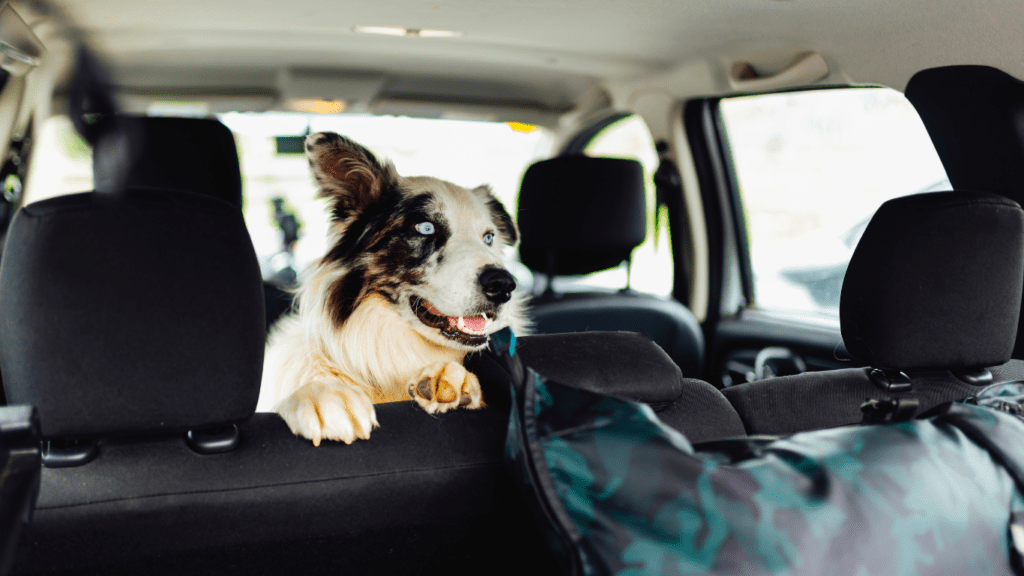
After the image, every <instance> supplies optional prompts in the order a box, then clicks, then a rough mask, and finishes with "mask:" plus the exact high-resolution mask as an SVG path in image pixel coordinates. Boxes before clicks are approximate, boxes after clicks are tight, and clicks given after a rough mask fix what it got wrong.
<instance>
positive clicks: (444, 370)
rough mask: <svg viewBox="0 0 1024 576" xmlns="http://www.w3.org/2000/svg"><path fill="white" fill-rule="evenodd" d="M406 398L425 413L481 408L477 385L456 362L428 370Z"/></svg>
mask: <svg viewBox="0 0 1024 576" xmlns="http://www.w3.org/2000/svg"><path fill="white" fill-rule="evenodd" d="M409 395H410V396H412V399H413V400H415V401H416V403H417V404H419V405H420V407H422V408H423V409H424V410H426V411H427V412H429V413H431V414H434V413H438V412H447V411H448V410H451V409H453V408H469V409H475V408H483V407H484V402H483V393H482V391H481V390H480V381H479V380H478V379H477V377H476V375H474V374H472V373H470V372H469V371H468V370H466V368H465V367H464V366H463V365H462V364H459V363H458V362H447V363H439V364H434V365H432V366H428V367H426V368H424V369H423V371H422V372H420V374H419V376H417V377H416V378H414V379H413V381H412V382H411V383H410V385H409Z"/></svg>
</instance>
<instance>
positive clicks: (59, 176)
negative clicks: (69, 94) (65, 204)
mask: <svg viewBox="0 0 1024 576" xmlns="http://www.w3.org/2000/svg"><path fill="white" fill-rule="evenodd" d="M36 134H37V136H36V142H35V145H34V146H33V147H32V161H31V163H30V164H29V169H28V178H27V179H26V181H25V191H24V198H25V204H29V203H31V202H37V201H39V200H45V199H47V198H53V197H54V196H63V195H64V194H72V193H75V192H87V191H89V190H92V148H91V147H90V146H89V143H88V142H86V141H85V140H83V139H82V137H81V136H79V135H78V133H77V132H75V127H74V125H72V124H71V119H70V118H68V117H67V116H51V117H50V118H47V119H46V120H45V121H43V123H42V124H41V125H40V126H39V130H38V132H37V133H36Z"/></svg>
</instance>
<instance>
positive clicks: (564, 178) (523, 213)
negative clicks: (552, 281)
mask: <svg viewBox="0 0 1024 576" xmlns="http://www.w3.org/2000/svg"><path fill="white" fill-rule="evenodd" d="M518 222H519V232H520V236H521V238H522V240H521V244H520V246H519V255H520V258H521V259H522V261H523V264H525V265H526V266H528V267H529V268H531V269H532V270H536V271H540V272H544V273H554V274H567V275H568V274H589V273H590V272H597V271H599V270H605V269H607V268H611V267H613V266H617V265H618V264H620V263H622V261H624V260H626V259H627V258H629V255H630V253H631V252H632V251H633V248H636V247H637V246H639V245H640V244H642V243H643V241H644V237H645V236H646V234H647V205H646V197H645V189H644V170H643V167H642V166H641V165H640V163H639V162H636V161H635V160H621V159H617V158H590V157H587V156H562V157H559V158H552V159H551V160H544V161H542V162H537V163H536V164H534V165H533V166H530V168H529V169H528V170H527V171H526V174H525V175H524V176H523V185H522V188H521V190H520V192H519V216H518Z"/></svg>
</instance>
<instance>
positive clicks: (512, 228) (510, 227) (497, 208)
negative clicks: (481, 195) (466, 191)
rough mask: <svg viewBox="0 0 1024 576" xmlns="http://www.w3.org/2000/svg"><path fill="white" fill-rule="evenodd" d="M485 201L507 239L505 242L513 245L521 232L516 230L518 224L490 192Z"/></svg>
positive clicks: (495, 223)
mask: <svg viewBox="0 0 1024 576" xmlns="http://www.w3.org/2000/svg"><path fill="white" fill-rule="evenodd" d="M484 202H485V203H486V204H487V210H489V211H490V213H491V220H493V221H494V225H495V226H497V227H498V232H499V233H501V235H502V237H503V238H504V239H505V243H506V244H508V245H510V246H511V245H513V244H515V243H516V242H518V241H519V234H518V233H517V232H516V225H515V223H514V222H512V217H511V216H509V215H508V212H507V211H506V210H505V207H504V206H502V205H501V202H499V201H498V199H497V198H495V197H494V196H492V195H491V194H490V193H488V194H487V199H486V200H484Z"/></svg>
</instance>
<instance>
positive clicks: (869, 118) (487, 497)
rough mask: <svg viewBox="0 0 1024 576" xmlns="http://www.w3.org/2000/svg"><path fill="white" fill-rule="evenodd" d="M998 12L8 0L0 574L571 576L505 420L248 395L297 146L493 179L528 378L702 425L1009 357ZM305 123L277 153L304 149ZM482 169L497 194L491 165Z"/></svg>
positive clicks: (283, 281) (855, 414) (496, 375)
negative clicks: (327, 409) (265, 401)
mask: <svg viewBox="0 0 1024 576" xmlns="http://www.w3.org/2000/svg"><path fill="white" fill-rule="evenodd" d="M1021 24H1024V10H1022V9H1021V8H1020V7H1019V6H1015V5H1013V3H1008V2H1006V3H989V4H985V5H980V4H977V5H976V4H971V5H969V6H965V5H963V4H962V3H958V2H953V1H951V0H939V1H932V2H924V1H923V0H903V1H900V2H882V1H879V0H870V1H868V2H859V3H855V4H854V3H849V2H825V1H823V0H760V1H758V2H753V3H750V2H746V3H740V2H733V1H724V2H715V3H710V4H709V3H703V4H701V3H668V4H666V3H664V2H658V1H655V0H638V1H636V2H632V3H628V4H623V3H620V2H613V1H611V0H599V1H596V2H579V1H557V2H529V3H511V4H510V3H500V2H492V1H490V0H484V1H478V2H457V1H456V2H442V1H439V0H431V1H430V2H421V1H419V0H396V1H393V2H388V3H376V4H372V3H371V4H349V3H343V4H339V3H329V2H324V1H322V0H311V1H303V2H297V3H290V4H280V3H273V2H266V1H265V0H256V1H254V2H252V1H251V2H246V3H240V2H232V1H229V2H217V3H204V2H198V1H196V0H186V1H184V2H177V3H160V2H153V1H150V0H143V1H140V2H122V1H119V0H60V1H59V0H13V1H7V0H2V1H0V54H2V56H0V69H2V77H0V160H2V161H0V170H2V172H3V173H2V174H0V186H2V189H3V194H2V200H0V238H2V256H0V375H2V383H3V387H2V392H3V396H2V398H0V400H2V401H3V405H2V406H0V456H2V457H3V458H5V462H6V468H5V474H4V476H2V477H0V487H2V491H0V494H2V496H3V502H2V503H3V507H2V508H0V537H2V541H3V545H4V546H3V547H2V548H0V553H2V554H3V556H2V558H0V574H3V573H12V574H129V573H131V574H138V573H145V574H182V573H198V574H243V573H245V574H296V573H300V571H303V572H311V573H329V572H341V571H348V572H350V573H369V574H391V573H415V574H432V573H438V572H441V571H444V572H445V573H448V574H479V573H482V572H484V573H538V574H546V573H551V574H559V573H562V572H561V567H560V566H559V565H558V564H557V562H556V560H555V557H554V556H553V555H552V553H551V551H550V550H549V548H548V543H547V542H545V538H544V535H543V532H541V531H540V530H538V528H537V525H536V524H535V522H534V519H533V518H532V517H531V515H530V513H529V510H528V507H527V506H526V505H525V503H524V495H523V494H522V493H521V492H520V491H519V488H518V487H517V486H516V484H515V482H514V479H513V478H512V477H511V476H510V474H509V471H508V469H507V468H506V465H505V452H504V451H505V441H506V435H507V433H508V419H509V410H510V404H511V403H510V398H509V391H508V389H507V387H506V385H505V383H507V382H508V381H509V374H508V372H507V371H506V370H505V369H504V368H503V367H502V365H501V364H500V363H499V362H496V361H495V359H494V358H492V357H491V356H489V354H488V353H487V352H483V353H479V354H472V355H470V356H469V357H468V358H467V361H466V365H467V368H469V370H470V371H471V372H473V373H474V374H476V375H477V376H478V377H479V379H480V381H481V385H482V387H483V389H484V397H485V399H486V401H487V405H488V407H487V408H486V409H483V410H475V411H469V410H456V411H452V412H449V413H445V414H440V415H429V414H427V413H426V412H424V411H423V410H421V409H419V408H418V407H417V406H416V405H415V404H414V403H413V402H412V401H407V402H393V403H386V404H379V405H377V406H376V410H377V417H378V419H379V422H380V428H379V429H377V430H375V431H374V432H373V436H372V439H370V440H366V441H357V442H355V443H353V444H351V445H346V444H343V443H340V442H325V443H323V444H322V445H321V446H319V447H314V446H313V445H312V444H311V443H310V442H308V441H306V440H304V439H302V438H298V437H296V436H294V435H293V434H292V432H291V431H290V430H289V428H288V426H287V425H286V424H285V422H284V421H283V420H282V419H281V417H280V416H278V415H277V414H275V413H266V412H256V403H257V398H258V395H259V388H260V379H261V373H262V362H263V355H264V347H265V344H266V335H267V332H268V330H269V329H270V328H272V326H273V325H274V322H275V321H276V320H277V319H279V318H280V317H281V316H283V315H285V314H287V313H288V312H289V311H290V310H291V309H292V307H293V296H292V294H293V293H294V288H295V287H296V283H297V282H301V281H302V280H303V278H304V276H303V271H304V270H305V266H306V264H309V263H310V262H312V261H314V260H315V259H316V258H318V257H319V256H321V255H322V254H323V249H324V246H325V244H324V242H325V241H326V222H327V219H326V218H327V216H326V214H324V204H322V203H320V202H319V201H317V200H315V199H314V197H313V196H314V188H313V186H312V184H311V182H310V176H309V171H308V165H307V164H306V160H305V158H304V156H303V148H302V145H301V142H302V139H303V138H304V136H305V135H306V134H309V133H311V132H313V131H318V130H337V131H339V132H342V133H343V134H349V135H351V136H352V137H353V138H356V139H358V140H360V141H361V142H365V143H367V145H368V146H369V147H370V148H371V149H373V150H374V152H375V153H379V154H380V155H382V156H385V157H389V158H391V159H393V160H394V162H395V164H396V166H397V167H398V169H399V170H400V171H401V172H402V173H403V174H406V173H407V171H412V172H417V171H419V172H422V173H424V174H429V175H434V176H438V177H442V178H446V179H450V180H452V181H454V182H457V183H459V184H460V185H467V186H476V185H478V184H482V183H487V184H490V185H491V186H492V189H493V190H494V193H495V195H496V196H497V197H498V198H499V199H501V200H502V202H503V203H504V204H505V206H506V208H507V209H508V211H509V212H510V213H511V214H512V215H513V217H514V219H515V220H516V223H517V225H518V227H519V231H520V235H521V242H520V244H519V245H518V246H517V247H516V248H515V249H510V250H509V251H508V253H507V257H508V260H509V268H510V270H511V271H512V272H513V274H514V276H515V277H516V281H517V284H518V288H517V290H518V293H519V294H521V295H522V296H523V297H524V298H526V299H527V301H528V311H529V317H530V321H531V325H532V330H531V331H530V332H529V333H527V334H522V335H519V338H518V348H517V349H518V351H519V352H518V353H519V354H520V355H521V358H522V359H523V362H524V363H525V364H526V365H528V366H530V367H531V368H533V369H534V370H536V371H537V372H538V373H540V374H543V375H544V376H545V377H546V378H548V379H550V380H553V381H556V382H560V383H563V384H568V385H571V386H574V387H579V388H583V389H587V390H590V391H594V392H599V393H602V394H607V395H610V396H616V397H620V398H626V399H629V400H633V401H636V402H640V403H642V404H646V405H647V406H650V408H651V409H652V410H653V412H654V413H655V414H656V415H657V417H658V418H659V419H660V420H661V422H663V423H664V424H665V425H667V426H669V427H671V428H673V429H675V430H677V431H679V432H681V433H682V434H683V435H684V436H685V437H686V438H687V439H688V440H689V441H690V442H692V443H693V444H694V446H695V448H696V449H697V450H702V449H705V450H712V449H714V448H715V446H716V445H718V444H717V443H719V441H722V440H725V439H743V438H746V439H749V440H750V441H751V442H757V441H761V440H765V439H771V438H777V437H779V436H784V435H789V434H793V433H798V432H806V431H813V430H824V429H831V428H837V427H841V426H855V425H860V424H864V423H886V422H897V421H901V420H905V419H907V418H910V417H913V416H915V415H916V416H919V415H921V414H925V413H927V412H928V411H929V410H931V409H933V408H935V407H936V406H939V405H940V404H942V403H945V402H950V401H959V400H964V399H966V398H969V397H971V396H973V395H974V394H976V392H977V391H978V390H980V389H981V388H982V387H984V386H987V385H989V384H992V383H997V382H1006V381H1015V380H1024V338H1020V337H1019V336H1020V334H1021V330H1024V322H1021V321H1020V319H1021V300H1022V294H1024V229H1021V227H1020V218H1018V217H1017V214H1018V213H1019V210H1020V208H1019V206H1018V204H1019V203H1021V202H1024V187H1022V186H1021V185H1020V183H1021V182H1022V181H1024V126H1022V125H1021V123H1020V121H1019V117H1020V116H1021V111H1022V110H1024V82H1022V81H1021V80H1020V79H1021V78H1024V63H1022V61H1021V60H1020V59H1019V58H1017V57H1016V53H1017V51H1016V50H1015V49H1014V48H1013V46H1019V45H1021V44H1022V42H1024V41H1022V40H1021V39H1020V35H1019V29H1020V25H1021ZM296 143H298V144H296ZM492 178H493V180H491V179H492Z"/></svg>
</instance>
